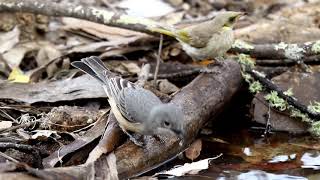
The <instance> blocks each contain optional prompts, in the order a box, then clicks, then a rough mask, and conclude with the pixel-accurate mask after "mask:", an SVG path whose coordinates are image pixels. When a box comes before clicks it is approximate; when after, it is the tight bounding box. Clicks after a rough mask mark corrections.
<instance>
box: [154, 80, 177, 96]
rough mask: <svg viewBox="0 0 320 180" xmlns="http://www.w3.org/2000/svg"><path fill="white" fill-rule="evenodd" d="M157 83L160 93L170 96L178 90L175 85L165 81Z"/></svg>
mask: <svg viewBox="0 0 320 180" xmlns="http://www.w3.org/2000/svg"><path fill="white" fill-rule="evenodd" d="M157 82H158V86H159V90H160V92H162V93H165V94H171V93H174V92H177V91H179V88H178V87H177V86H176V85H174V84H172V83H171V82H169V81H168V80H167V79H163V80H158V81H157Z"/></svg>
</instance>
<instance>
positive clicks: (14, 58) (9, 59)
mask: <svg viewBox="0 0 320 180" xmlns="http://www.w3.org/2000/svg"><path fill="white" fill-rule="evenodd" d="M37 49H39V45H38V44H37V43H34V42H31V43H25V44H19V45H18V46H16V47H14V48H12V49H10V50H8V51H7V52H6V53H4V54H3V55H2V57H3V59H4V60H5V61H6V63H7V64H8V66H9V67H10V68H11V69H13V68H15V67H18V66H19V65H20V63H21V61H22V59H23V58H24V56H25V55H26V54H27V53H28V52H30V51H33V50H37Z"/></svg>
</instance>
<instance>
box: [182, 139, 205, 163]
mask: <svg viewBox="0 0 320 180" xmlns="http://www.w3.org/2000/svg"><path fill="white" fill-rule="evenodd" d="M201 149H202V140H201V139H197V140H195V141H194V142H193V143H192V144H191V146H190V147H189V148H188V149H187V150H186V151H185V154H186V157H187V158H188V159H190V160H191V161H193V160H195V159H196V158H197V157H199V155H200V152H201Z"/></svg>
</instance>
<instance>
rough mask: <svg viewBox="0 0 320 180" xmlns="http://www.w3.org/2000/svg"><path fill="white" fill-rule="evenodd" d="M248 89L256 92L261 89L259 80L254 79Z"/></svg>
mask: <svg viewBox="0 0 320 180" xmlns="http://www.w3.org/2000/svg"><path fill="white" fill-rule="evenodd" d="M249 91H250V92H251V93H258V92H260V91H262V85H261V84H260V82H259V81H254V82H253V83H251V84H250V86H249Z"/></svg>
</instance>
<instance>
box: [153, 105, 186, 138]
mask: <svg viewBox="0 0 320 180" xmlns="http://www.w3.org/2000/svg"><path fill="white" fill-rule="evenodd" d="M147 122H148V123H149V124H148V125H147V127H148V128H150V131H152V132H153V133H155V134H159V135H167V134H173V135H176V136H178V137H179V138H180V139H182V138H183V137H184V128H183V123H184V121H183V113H182V111H181V109H180V108H178V107H177V106H175V105H172V104H162V105H158V106H155V107H153V108H152V110H151V112H150V114H149V119H148V121H147Z"/></svg>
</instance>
